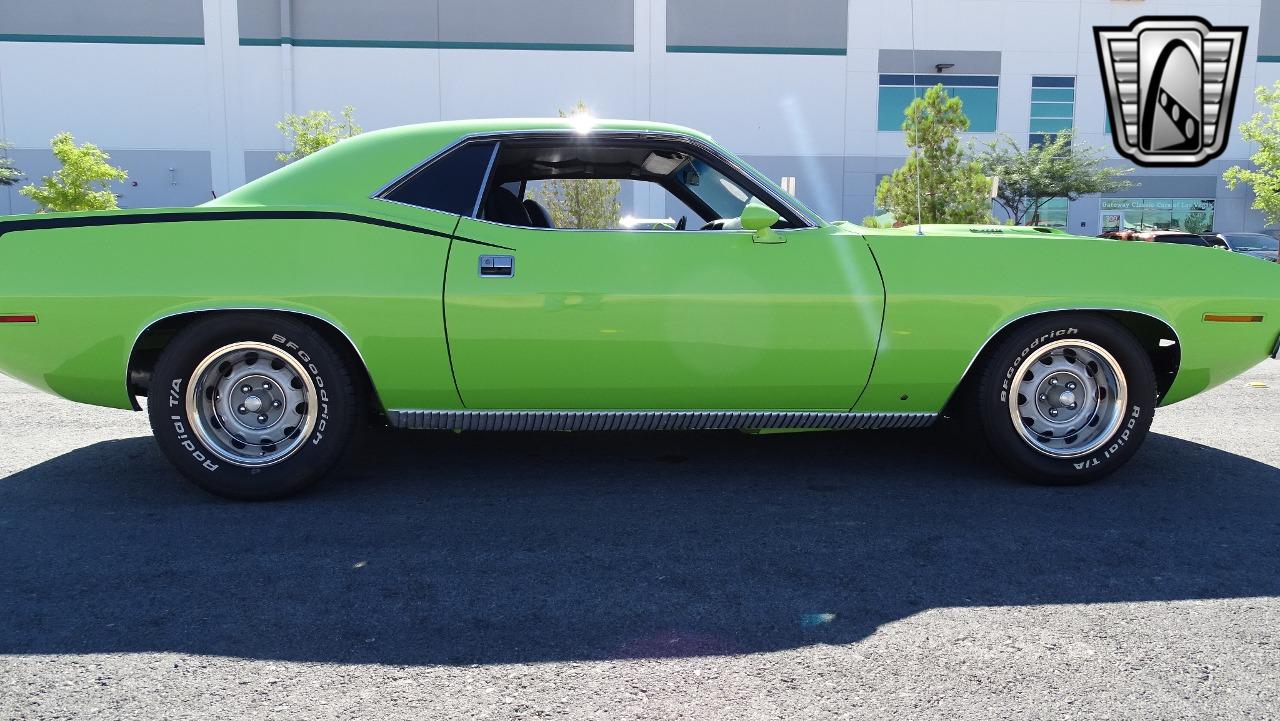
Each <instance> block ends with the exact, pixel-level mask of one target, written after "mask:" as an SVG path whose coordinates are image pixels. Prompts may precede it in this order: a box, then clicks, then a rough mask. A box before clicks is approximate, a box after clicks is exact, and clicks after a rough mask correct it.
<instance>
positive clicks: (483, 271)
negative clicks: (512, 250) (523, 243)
mask: <svg viewBox="0 0 1280 721" xmlns="http://www.w3.org/2000/svg"><path fill="white" fill-rule="evenodd" d="M515 266H516V259H515V256H510V255H482V256H480V277H481V278H510V277H511V276H513V275H515V274H516V268H515Z"/></svg>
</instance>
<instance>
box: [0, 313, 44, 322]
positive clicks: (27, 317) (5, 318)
mask: <svg viewBox="0 0 1280 721" xmlns="http://www.w3.org/2000/svg"><path fill="white" fill-rule="evenodd" d="M35 322H36V314H35V313H11V314H9V315H0V323H35Z"/></svg>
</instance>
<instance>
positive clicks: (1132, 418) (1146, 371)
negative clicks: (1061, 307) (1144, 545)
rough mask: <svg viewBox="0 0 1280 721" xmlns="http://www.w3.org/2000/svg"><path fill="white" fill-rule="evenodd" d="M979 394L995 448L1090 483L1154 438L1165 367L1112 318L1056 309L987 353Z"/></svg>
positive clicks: (1039, 477) (1054, 480)
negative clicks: (1157, 366) (1160, 369)
mask: <svg viewBox="0 0 1280 721" xmlns="http://www.w3.org/2000/svg"><path fill="white" fill-rule="evenodd" d="M975 400H976V410H977V415H978V420H979V425H980V426H981V429H982V432H983V434H984V435H985V436H986V440H987V443H988V444H989V445H990V447H991V451H992V453H993V454H994V455H995V456H996V457H997V458H998V459H999V460H1000V461H1001V462H1002V463H1003V464H1004V465H1005V466H1007V467H1008V468H1009V469H1010V470H1012V471H1013V472H1014V473H1015V474H1017V475H1018V476H1020V477H1021V478H1023V479H1025V480H1028V481H1032V482H1035V483H1043V484H1051V485H1075V484H1081V483H1088V482H1091V481H1095V480H1097V479H1099V478H1102V477H1103V476H1105V475H1107V474H1109V473H1111V472H1113V471H1115V470H1116V469H1118V468H1119V467H1120V466H1123V465H1124V464H1125V463H1126V462H1127V461H1128V460H1129V459H1130V458H1132V457H1133V454H1134V453H1135V452H1137V450H1138V447H1139V446H1140V445H1141V444H1142V441H1143V440H1144V439H1145V438H1146V436H1147V431H1148V430H1149V429H1150V427H1151V419H1152V417H1153V415H1154V413H1155V406H1156V381H1155V371H1154V370H1152V367H1151V359H1150V357H1149V356H1148V355H1147V353H1146V351H1145V350H1143V348H1142V346H1141V345H1140V344H1139V343H1138V341H1137V339H1136V338H1134V336H1133V334H1132V333H1130V332H1129V331H1128V329H1126V328H1125V327H1124V326H1122V325H1120V324H1119V323H1117V322H1115V321H1113V320H1111V319H1110V318H1107V317H1105V316H1101V315H1097V316H1095V315H1089V314H1063V315H1053V316H1048V317H1046V318H1044V319H1040V320H1034V321H1031V322H1029V323H1026V324H1024V325H1022V326H1020V327H1018V328H1017V329H1016V330H1015V331H1014V332H1013V333H1011V334H1010V335H1009V336H1008V337H1006V338H1004V339H1003V340H1002V341H1001V342H1000V343H999V344H998V345H997V346H996V347H995V348H994V349H993V350H992V351H991V352H990V353H989V354H988V355H987V356H986V359H985V363H984V366H983V368H982V370H981V372H980V381H979V384H978V389H977V397H976V399H975Z"/></svg>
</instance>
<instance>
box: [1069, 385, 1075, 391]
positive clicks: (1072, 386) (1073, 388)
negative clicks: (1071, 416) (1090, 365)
mask: <svg viewBox="0 0 1280 721" xmlns="http://www.w3.org/2000/svg"><path fill="white" fill-rule="evenodd" d="M1075 389H1076V384H1075V383H1068V384H1067V390H1069V391H1073V390H1075Z"/></svg>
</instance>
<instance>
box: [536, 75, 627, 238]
mask: <svg viewBox="0 0 1280 721" xmlns="http://www.w3.org/2000/svg"><path fill="white" fill-rule="evenodd" d="M559 113H560V117H562V118H565V117H573V116H575V115H589V114H590V112H589V111H588V110H587V106H586V104H585V103H583V102H582V101H581V100H579V101H578V104H577V105H576V106H574V108H573V110H571V111H570V112H568V113H566V112H565V111H563V110H561V111H559ZM621 190H622V185H621V184H620V183H619V182H618V181H617V180H612V179H610V180H601V179H594V178H550V179H547V180H544V181H542V184H541V186H540V187H538V189H537V190H536V191H535V192H534V196H535V199H536V200H537V201H538V202H539V203H541V204H542V205H543V206H544V207H546V209H547V213H548V214H549V215H550V216H551V222H552V223H554V224H555V226H556V227H557V228H615V227H617V225H618V220H619V219H620V218H621V216H622V204H621V203H619V202H618V193H619V192H621Z"/></svg>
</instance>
